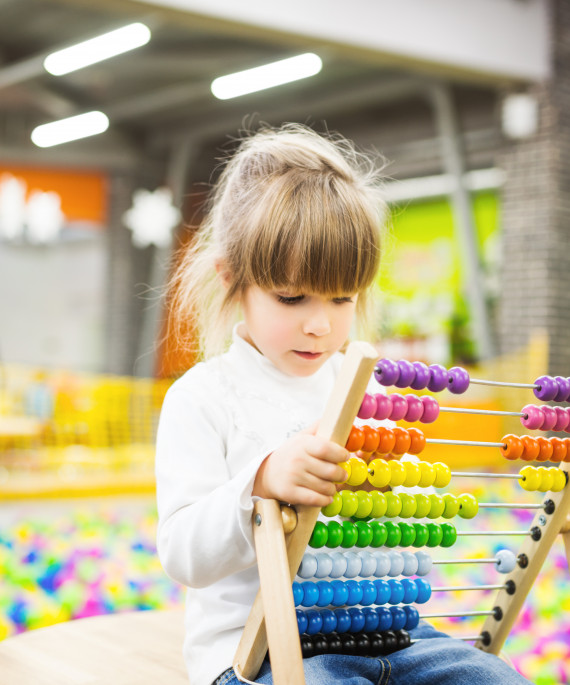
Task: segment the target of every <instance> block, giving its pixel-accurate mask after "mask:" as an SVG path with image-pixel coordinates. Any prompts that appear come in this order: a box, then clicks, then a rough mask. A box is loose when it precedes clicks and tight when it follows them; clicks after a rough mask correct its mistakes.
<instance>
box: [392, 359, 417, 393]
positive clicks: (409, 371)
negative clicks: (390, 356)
mask: <svg viewBox="0 0 570 685" xmlns="http://www.w3.org/2000/svg"><path fill="white" fill-rule="evenodd" d="M398 367H399V368H400V377H399V378H398V380H397V381H396V382H395V383H394V385H395V386H396V387H397V388H409V387H410V385H411V384H412V383H413V382H414V380H415V378H416V369H415V367H414V365H413V364H412V362H409V361H406V360H405V359H400V361H399V362H398Z"/></svg>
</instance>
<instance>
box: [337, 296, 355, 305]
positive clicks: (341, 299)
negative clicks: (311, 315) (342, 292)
mask: <svg viewBox="0 0 570 685" xmlns="http://www.w3.org/2000/svg"><path fill="white" fill-rule="evenodd" d="M352 301H353V299H352V297H335V298H334V300H333V302H334V303H335V304H343V303H344V302H352Z"/></svg>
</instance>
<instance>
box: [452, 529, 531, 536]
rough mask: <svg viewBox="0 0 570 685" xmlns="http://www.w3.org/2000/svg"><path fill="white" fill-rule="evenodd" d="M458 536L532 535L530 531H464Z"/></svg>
mask: <svg viewBox="0 0 570 685" xmlns="http://www.w3.org/2000/svg"><path fill="white" fill-rule="evenodd" d="M457 535H530V531H529V530H463V531H459V530H458V531H457Z"/></svg>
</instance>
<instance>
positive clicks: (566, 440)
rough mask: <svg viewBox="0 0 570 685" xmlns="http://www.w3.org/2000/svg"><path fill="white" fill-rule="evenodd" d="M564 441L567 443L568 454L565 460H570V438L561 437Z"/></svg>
mask: <svg viewBox="0 0 570 685" xmlns="http://www.w3.org/2000/svg"><path fill="white" fill-rule="evenodd" d="M561 440H562V442H563V443H564V444H565V445H566V456H565V457H564V461H567V462H570V438H561Z"/></svg>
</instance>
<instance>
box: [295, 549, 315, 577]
mask: <svg viewBox="0 0 570 685" xmlns="http://www.w3.org/2000/svg"><path fill="white" fill-rule="evenodd" d="M316 570H317V559H316V557H315V555H314V554H303V560H302V561H301V566H299V570H298V571H297V575H298V576H299V577H300V578H312V577H313V576H314V575H315V572H316Z"/></svg>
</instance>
